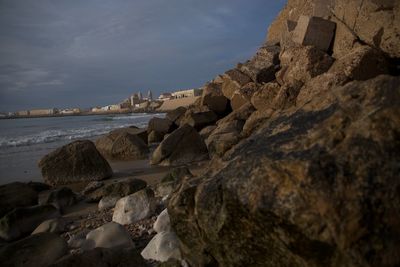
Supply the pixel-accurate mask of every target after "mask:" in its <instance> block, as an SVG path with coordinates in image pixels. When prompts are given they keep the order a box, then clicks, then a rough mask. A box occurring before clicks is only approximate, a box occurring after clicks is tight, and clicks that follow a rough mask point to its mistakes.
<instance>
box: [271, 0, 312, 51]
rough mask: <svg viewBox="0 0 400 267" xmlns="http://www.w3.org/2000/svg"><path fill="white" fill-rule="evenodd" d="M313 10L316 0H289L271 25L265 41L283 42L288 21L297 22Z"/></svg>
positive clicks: (309, 14)
mask: <svg viewBox="0 0 400 267" xmlns="http://www.w3.org/2000/svg"><path fill="white" fill-rule="evenodd" d="M313 11H314V0H300V1H299V0H288V1H287V3H286V6H285V8H284V9H283V10H282V11H281V12H280V13H279V15H278V16H277V18H276V19H275V20H274V21H273V22H272V23H271V25H270V26H269V28H268V35H267V38H266V40H265V42H266V43H267V44H270V45H271V44H272V45H274V44H278V43H281V40H282V35H283V34H284V33H285V30H286V28H287V21H292V22H297V21H298V19H299V18H300V16H301V15H305V16H311V15H312V14H313ZM281 46H282V43H281ZM282 47H283V46H282Z"/></svg>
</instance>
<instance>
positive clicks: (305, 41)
mask: <svg viewBox="0 0 400 267" xmlns="http://www.w3.org/2000/svg"><path fill="white" fill-rule="evenodd" d="M335 29H336V23H334V22H332V21H329V20H326V19H323V18H320V17H308V16H301V17H300V18H299V20H298V22H297V26H296V29H295V30H294V31H293V36H292V40H293V42H295V43H297V44H300V45H312V46H315V47H316V48H318V49H320V50H322V51H328V49H329V47H330V46H331V43H332V40H333V38H334V36H335Z"/></svg>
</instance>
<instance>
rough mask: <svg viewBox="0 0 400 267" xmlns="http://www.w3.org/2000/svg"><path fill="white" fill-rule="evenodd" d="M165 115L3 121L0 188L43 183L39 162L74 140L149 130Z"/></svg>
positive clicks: (0, 141) (141, 114)
mask: <svg viewBox="0 0 400 267" xmlns="http://www.w3.org/2000/svg"><path fill="white" fill-rule="evenodd" d="M152 117H164V114H162V113H159V114H145V113H138V114H122V115H93V116H70V117H49V118H29V119H9V120H0V184H5V183H8V182H13V181H24V182H26V181H41V180H42V177H41V174H40V170H39V168H38V166H37V163H38V161H39V160H40V159H41V158H42V157H43V156H44V155H46V154H48V153H49V152H51V151H53V150H54V149H56V148H58V147H60V146H63V145H65V144H68V143H70V142H72V141H74V140H79V139H89V140H95V139H96V138H98V137H99V136H101V135H103V134H106V133H108V132H110V131H111V130H114V129H117V128H124V127H128V126H137V127H140V128H142V127H146V126H147V123H148V121H149V120H150V119H151V118H152Z"/></svg>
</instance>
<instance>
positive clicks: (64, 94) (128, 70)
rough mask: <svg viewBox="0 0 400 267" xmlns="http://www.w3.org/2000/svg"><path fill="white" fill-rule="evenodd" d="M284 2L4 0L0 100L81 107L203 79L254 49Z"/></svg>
mask: <svg viewBox="0 0 400 267" xmlns="http://www.w3.org/2000/svg"><path fill="white" fill-rule="evenodd" d="M283 5H284V1H274V3H265V1H262V0H255V1H252V3H251V5H250V4H249V3H244V2H243V1H239V0H234V1H228V0H221V1H218V2H215V1H211V0H207V1H201V2H198V1H183V0H172V1H168V3H166V2H165V1H161V0H148V1H135V2H126V1H112V2H110V1H94V0H89V1H85V2H81V1H79V2H76V1H57V2H54V1H48V0H37V1H22V0H13V1H11V0H3V1H1V2H0V23H1V24H0V33H1V34H0V56H1V58H2V63H1V64H0V107H1V108H0V109H1V110H7V111H16V110H21V109H34V108H41V107H44V106H49V103H51V106H56V107H60V108H63V107H70V106H78V107H87V106H96V105H105V104H107V103H114V102H117V101H118V100H119V99H123V98H124V97H125V96H126V95H127V94H129V93H130V92H132V91H137V90H140V88H151V89H152V90H153V94H154V95H159V94H161V93H163V92H164V91H170V90H178V89H179V88H198V87H201V86H202V85H204V83H205V82H207V81H209V80H211V79H213V78H214V77H215V76H216V75H218V74H220V73H223V72H224V71H225V70H227V69H229V68H232V67H234V66H235V65H236V63H238V62H241V61H244V60H246V59H248V58H249V57H250V56H251V55H252V54H253V53H254V52H255V51H256V49H257V48H258V47H259V46H260V45H261V44H262V42H263V41H264V39H265V31H266V29H267V27H268V25H269V24H270V22H271V21H272V20H273V19H274V18H275V17H276V15H277V13H278V11H279V10H280V9H281V7H282V6H283ZM141 90H142V91H143V90H145V89H141ZM88 103H90V104H88Z"/></svg>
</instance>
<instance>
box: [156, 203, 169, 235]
mask: <svg viewBox="0 0 400 267" xmlns="http://www.w3.org/2000/svg"><path fill="white" fill-rule="evenodd" d="M153 229H154V231H156V232H157V233H161V232H170V231H171V222H170V220H169V214H168V210H167V209H165V210H163V211H162V212H161V213H160V215H158V217H157V220H156V221H155V223H154V225H153Z"/></svg>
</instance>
